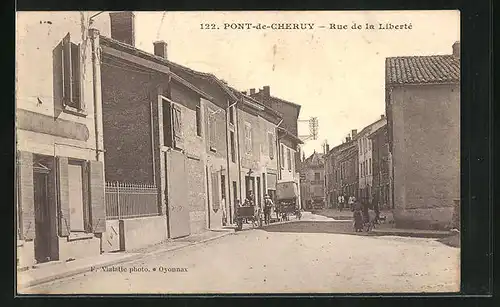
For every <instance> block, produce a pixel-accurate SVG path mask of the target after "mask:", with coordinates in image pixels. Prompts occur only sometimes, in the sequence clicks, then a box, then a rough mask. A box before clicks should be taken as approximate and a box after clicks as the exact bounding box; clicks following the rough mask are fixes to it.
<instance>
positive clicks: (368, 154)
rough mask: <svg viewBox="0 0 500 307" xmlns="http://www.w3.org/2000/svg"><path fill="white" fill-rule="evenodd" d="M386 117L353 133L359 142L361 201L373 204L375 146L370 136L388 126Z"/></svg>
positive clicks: (383, 116)
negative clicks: (373, 149)
mask: <svg viewBox="0 0 500 307" xmlns="http://www.w3.org/2000/svg"><path fill="white" fill-rule="evenodd" d="M386 122H387V120H386V119H385V115H382V116H381V117H380V119H379V120H377V121H375V122H373V123H371V124H370V125H368V126H366V127H365V128H363V129H362V130H361V132H359V133H358V134H357V135H356V131H355V130H353V131H352V135H353V137H355V138H356V139H357V142H358V164H359V166H358V174H359V186H358V188H359V194H358V195H359V198H360V200H361V201H363V202H366V203H369V204H371V203H372V201H373V195H372V187H373V158H372V148H373V144H372V141H371V139H370V138H369V135H370V134H371V133H372V132H374V131H375V130H377V129H379V128H380V127H382V126H384V125H385V124H386Z"/></svg>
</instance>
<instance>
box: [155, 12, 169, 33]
mask: <svg viewBox="0 0 500 307" xmlns="http://www.w3.org/2000/svg"><path fill="white" fill-rule="evenodd" d="M166 13H167V11H163V15H162V16H161V21H160V25H159V26H158V31H157V32H156V39H159V38H160V30H161V27H162V25H163V19H165V14H166Z"/></svg>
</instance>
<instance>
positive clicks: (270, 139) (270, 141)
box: [267, 132, 274, 159]
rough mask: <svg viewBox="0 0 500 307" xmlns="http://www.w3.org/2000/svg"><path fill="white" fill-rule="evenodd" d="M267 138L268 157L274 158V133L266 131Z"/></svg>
mask: <svg viewBox="0 0 500 307" xmlns="http://www.w3.org/2000/svg"><path fill="white" fill-rule="evenodd" d="M267 140H268V144H269V158H270V159H274V134H273V133H272V132H268V133H267Z"/></svg>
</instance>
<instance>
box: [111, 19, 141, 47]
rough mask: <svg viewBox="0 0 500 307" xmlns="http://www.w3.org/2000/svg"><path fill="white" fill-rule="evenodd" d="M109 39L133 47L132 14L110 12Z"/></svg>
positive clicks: (133, 25) (133, 26)
mask: <svg viewBox="0 0 500 307" xmlns="http://www.w3.org/2000/svg"><path fill="white" fill-rule="evenodd" d="M109 17H110V18H111V38H112V39H116V40H117V41H120V42H122V43H125V44H128V45H131V46H134V47H135V16H134V13H133V12H112V13H109Z"/></svg>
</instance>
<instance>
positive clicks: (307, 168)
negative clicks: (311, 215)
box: [300, 151, 325, 209]
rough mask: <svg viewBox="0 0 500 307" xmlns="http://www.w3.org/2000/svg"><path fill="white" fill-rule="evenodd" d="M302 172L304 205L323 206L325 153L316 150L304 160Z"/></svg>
mask: <svg viewBox="0 0 500 307" xmlns="http://www.w3.org/2000/svg"><path fill="white" fill-rule="evenodd" d="M300 174H301V175H302V176H303V178H304V179H303V181H302V182H301V189H302V191H301V197H302V199H301V200H302V206H303V207H304V208H305V209H314V207H315V206H316V207H318V206H319V207H322V206H324V204H325V163H324V153H320V152H316V151H314V152H313V153H312V154H311V155H310V156H309V157H308V158H306V159H305V160H304V161H302V164H301V167H300Z"/></svg>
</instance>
